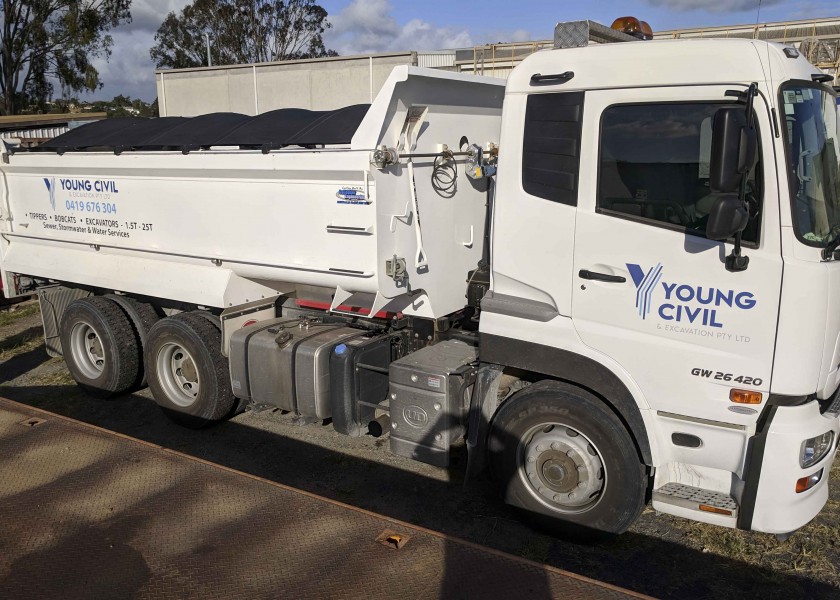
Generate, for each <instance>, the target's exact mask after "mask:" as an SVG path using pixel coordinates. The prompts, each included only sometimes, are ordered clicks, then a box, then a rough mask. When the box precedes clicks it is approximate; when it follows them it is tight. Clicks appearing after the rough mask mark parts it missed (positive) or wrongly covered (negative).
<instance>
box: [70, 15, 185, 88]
mask: <svg viewBox="0 0 840 600" xmlns="http://www.w3.org/2000/svg"><path fill="white" fill-rule="evenodd" d="M190 2H191V0H133V2H132V3H131V17H132V20H131V23H129V24H127V25H121V26H119V27H117V28H115V29H113V30H111V32H110V34H111V37H113V38H114V46H113V53H112V54H111V57H110V59H109V60H108V61H106V60H105V58H104V57H100V58H97V59H94V61H93V64H94V66H95V67H96V69H97V70H98V71H99V77H100V80H101V81H102V83H103V84H104V87H103V88H102V89H101V90H98V91H96V92H94V93H93V94H87V95H83V97H85V98H88V99H91V98H97V99H111V98H113V97H114V96H116V95H117V94H123V95H125V96H131V97H132V98H142V99H143V100H146V101H151V100H154V98H155V95H156V94H157V90H156V88H155V65H154V63H153V62H152V59H151V58H150V57H149V49H150V48H151V47H152V46H153V45H154V43H155V39H154V38H155V32H156V31H157V30H158V27H160V24H161V23H162V22H163V20H164V19H165V18H166V15H167V14H169V13H170V12H172V11H180V10H181V9H182V8H183V7H184V6H186V5H187V4H189V3H190ZM56 91H57V92H58V90H56Z"/></svg>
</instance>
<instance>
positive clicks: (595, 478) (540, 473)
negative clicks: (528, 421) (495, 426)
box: [517, 423, 607, 514]
mask: <svg viewBox="0 0 840 600" xmlns="http://www.w3.org/2000/svg"><path fill="white" fill-rule="evenodd" d="M522 440H523V441H522V442H521V443H520V444H519V449H518V453H517V454H518V456H517V463H518V465H519V476H520V478H521V479H522V482H523V483H524V484H525V489H527V490H528V492H529V493H530V494H531V496H533V497H534V499H536V500H537V501H538V502H540V503H541V504H543V505H544V506H546V507H547V508H549V509H551V510H553V511H557V512H562V513H566V514H577V513H583V512H586V511H589V510H592V509H593V508H594V507H595V506H596V505H597V504H598V503H599V502H600V501H601V498H603V497H604V492H605V490H606V489H607V470H606V466H605V465H604V462H603V460H602V459H601V452H600V451H599V450H598V448H597V447H596V446H595V444H593V443H592V440H590V439H589V438H587V437H586V436H585V435H583V434H582V433H581V432H580V431H578V430H577V429H575V428H574V427H570V426H569V425H566V424H563V423H544V424H542V425H539V426H536V427H533V428H531V430H529V431H528V434H527V435H526V436H524V437H523V438H522Z"/></svg>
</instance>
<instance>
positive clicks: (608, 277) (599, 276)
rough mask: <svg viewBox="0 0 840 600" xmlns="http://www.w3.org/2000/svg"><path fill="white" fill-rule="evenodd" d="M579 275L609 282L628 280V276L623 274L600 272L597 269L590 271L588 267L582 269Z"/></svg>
mask: <svg viewBox="0 0 840 600" xmlns="http://www.w3.org/2000/svg"><path fill="white" fill-rule="evenodd" d="M578 277H580V278H581V279H589V280H591V281H606V282H607V283H624V282H626V281H627V278H626V277H622V276H621V275H608V274H607V273H598V272H597V271H588V270H586V269H581V270H580V272H579V273H578Z"/></svg>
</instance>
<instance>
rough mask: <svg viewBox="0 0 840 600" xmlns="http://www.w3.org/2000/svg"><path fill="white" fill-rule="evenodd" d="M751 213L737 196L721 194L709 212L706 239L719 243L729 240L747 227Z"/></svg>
mask: <svg viewBox="0 0 840 600" xmlns="http://www.w3.org/2000/svg"><path fill="white" fill-rule="evenodd" d="M749 219H750V212H749V210H747V207H746V206H745V205H744V202H743V201H742V200H741V199H740V198H738V195H737V194H720V195H719V196H718V198H717V200H715V203H714V204H713V205H712V210H710V211H709V220H708V221H707V222H706V237H707V238H709V239H710V240H715V241H717V242H719V241H723V240H728V239H729V238H731V237H733V236H734V235H735V234H736V233H741V232H742V231H744V229H745V228H746V226H747V223H748V222H749Z"/></svg>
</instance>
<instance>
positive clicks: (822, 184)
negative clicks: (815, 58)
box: [782, 84, 840, 246]
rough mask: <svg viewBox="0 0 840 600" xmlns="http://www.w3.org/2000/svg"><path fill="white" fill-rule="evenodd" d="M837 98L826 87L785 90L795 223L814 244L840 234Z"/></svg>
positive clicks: (800, 235)
mask: <svg viewBox="0 0 840 600" xmlns="http://www.w3.org/2000/svg"><path fill="white" fill-rule="evenodd" d="M836 102H837V101H836V99H835V96H834V95H833V94H831V93H829V92H828V90H826V89H825V88H823V87H819V86H815V85H808V84H794V85H789V86H786V87H784V88H783V89H782V114H783V115H784V121H785V129H786V131H785V133H786V138H787V146H788V147H787V159H788V177H789V181H790V191H791V202H792V203H793V227H794V230H795V231H796V235H797V237H798V238H799V239H800V240H801V241H803V242H804V243H806V244H808V245H810V246H825V245H826V244H827V243H828V242H829V241H830V240H831V239H832V238H834V237H835V236H836V235H838V234H840V162H838V161H840V152H838V150H839V149H840V128H839V127H838V118H837V116H838V115H837V104H836Z"/></svg>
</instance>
